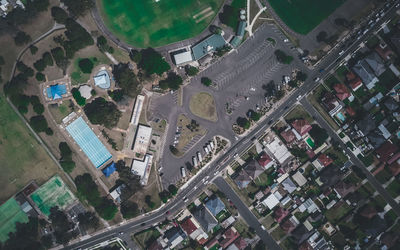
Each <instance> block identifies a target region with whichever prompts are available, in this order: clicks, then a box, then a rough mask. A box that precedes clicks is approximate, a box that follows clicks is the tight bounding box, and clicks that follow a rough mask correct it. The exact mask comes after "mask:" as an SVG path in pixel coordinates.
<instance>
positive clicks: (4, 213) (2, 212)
mask: <svg viewBox="0 0 400 250" xmlns="http://www.w3.org/2000/svg"><path fill="white" fill-rule="evenodd" d="M17 222H19V223H26V222H28V216H27V215H26V214H25V213H24V211H22V209H21V208H20V206H19V205H18V203H17V201H16V200H15V199H14V198H11V199H9V200H8V201H6V202H5V203H4V204H2V205H1V206H0V242H4V241H6V240H7V239H8V234H9V233H10V232H15V231H16V226H15V223H17Z"/></svg>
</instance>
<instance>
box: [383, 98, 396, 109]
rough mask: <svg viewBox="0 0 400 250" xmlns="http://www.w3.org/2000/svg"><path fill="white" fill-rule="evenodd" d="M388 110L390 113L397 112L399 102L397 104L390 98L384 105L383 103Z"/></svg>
mask: <svg viewBox="0 0 400 250" xmlns="http://www.w3.org/2000/svg"><path fill="white" fill-rule="evenodd" d="M383 104H384V105H385V106H386V108H387V109H389V110H390V111H395V110H396V109H398V108H399V105H398V104H397V102H395V101H394V100H393V98H388V99H387V100H386V101H385V102H384V103H383Z"/></svg>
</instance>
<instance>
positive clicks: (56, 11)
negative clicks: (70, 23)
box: [51, 6, 68, 24]
mask: <svg viewBox="0 0 400 250" xmlns="http://www.w3.org/2000/svg"><path fill="white" fill-rule="evenodd" d="M51 16H52V17H53V18H54V21H56V22H57V23H61V24H65V23H66V21H67V19H68V14H67V12H65V10H63V9H62V8H60V7H57V6H54V7H52V8H51Z"/></svg>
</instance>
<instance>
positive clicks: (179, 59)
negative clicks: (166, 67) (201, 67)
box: [174, 51, 193, 65]
mask: <svg viewBox="0 0 400 250" xmlns="http://www.w3.org/2000/svg"><path fill="white" fill-rule="evenodd" d="M174 60H175V64H176V65H182V64H185V63H189V62H191V61H193V57H192V52H191V51H185V52H182V53H178V54H175V55H174Z"/></svg>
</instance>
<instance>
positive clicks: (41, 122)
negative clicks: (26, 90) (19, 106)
mask: <svg viewBox="0 0 400 250" xmlns="http://www.w3.org/2000/svg"><path fill="white" fill-rule="evenodd" d="M29 124H30V125H31V126H32V128H33V130H35V131H36V132H37V133H40V132H45V131H46V129H47V128H48V124H47V121H46V118H44V116H43V115H37V116H32V117H31V119H30V120H29Z"/></svg>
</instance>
